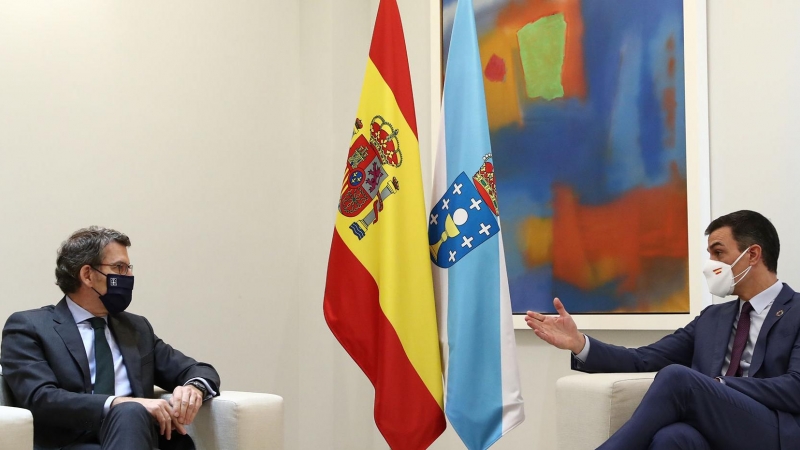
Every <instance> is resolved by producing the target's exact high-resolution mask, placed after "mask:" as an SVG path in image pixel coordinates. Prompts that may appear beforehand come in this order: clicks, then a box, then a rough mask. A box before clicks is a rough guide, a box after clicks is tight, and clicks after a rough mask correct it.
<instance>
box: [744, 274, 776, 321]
mask: <svg viewBox="0 0 800 450" xmlns="http://www.w3.org/2000/svg"><path fill="white" fill-rule="evenodd" d="M781 289H783V283H781V281H780V280H778V281H776V282H775V284H773V285H772V286H770V287H768V288H766V289H764V290H763V291H761V292H759V293H758V294H757V295H756V296H754V297H753V298H751V299H750V304H751V305H753V311H755V313H756V314H761V313H762V312H764V310H765V309H766V308H767V307H768V306H770V305H771V304H772V302H774V301H775V299H776V298H778V294H780V293H781ZM742 305H744V301H743V300H739V311H741V310H742Z"/></svg>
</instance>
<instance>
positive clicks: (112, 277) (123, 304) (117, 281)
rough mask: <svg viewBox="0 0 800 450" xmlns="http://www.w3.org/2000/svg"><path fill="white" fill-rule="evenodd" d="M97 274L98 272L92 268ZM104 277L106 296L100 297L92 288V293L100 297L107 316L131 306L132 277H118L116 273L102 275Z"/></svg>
mask: <svg viewBox="0 0 800 450" xmlns="http://www.w3.org/2000/svg"><path fill="white" fill-rule="evenodd" d="M92 269H94V270H95V271H97V272H98V273H103V272H100V271H99V270H97V269H95V268H94V267H92ZM103 275H105V276H106V294H105V295H100V293H99V292H97V289H95V288H92V290H93V291H95V292H97V295H100V301H101V302H103V306H105V307H106V310H107V311H108V313H109V314H117V313H121V312H122V311H125V309H126V308H127V307H128V305H130V304H131V298H132V297H133V275H131V276H128V275H119V274H116V273H103Z"/></svg>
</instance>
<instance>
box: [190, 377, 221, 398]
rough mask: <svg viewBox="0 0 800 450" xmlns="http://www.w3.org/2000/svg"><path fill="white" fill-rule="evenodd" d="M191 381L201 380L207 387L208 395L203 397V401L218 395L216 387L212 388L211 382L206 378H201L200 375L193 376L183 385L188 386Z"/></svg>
mask: <svg viewBox="0 0 800 450" xmlns="http://www.w3.org/2000/svg"><path fill="white" fill-rule="evenodd" d="M190 381H199V382H201V383H203V385H204V386H205V387H206V396H205V397H203V401H206V400H208V399H210V398H213V397H216V396H217V391H215V390H214V389H211V384H209V382H208V381H206V380H205V379H204V378H200V377H196V378H192V379H191V380H186V383H183V385H184V386H186V385H187V384H189V382H190Z"/></svg>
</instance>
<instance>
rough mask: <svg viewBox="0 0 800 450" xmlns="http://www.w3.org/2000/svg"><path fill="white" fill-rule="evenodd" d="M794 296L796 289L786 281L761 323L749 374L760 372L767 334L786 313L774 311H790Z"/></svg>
mask: <svg viewBox="0 0 800 450" xmlns="http://www.w3.org/2000/svg"><path fill="white" fill-rule="evenodd" d="M793 297H794V290H792V288H790V287H789V286H788V285H787V284H786V283H784V284H783V289H781V292H780V294H778V297H777V298H776V299H775V301H774V302H772V307H770V308H769V312H768V313H767V317H766V318H765V319H764V324H763V325H761V331H759V332H758V339H756V346H755V348H754V349H753V361H752V362H751V363H750V371H749V374H750V376H751V377H752V376H753V375H755V374H756V373H757V372H758V369H760V368H761V364H762V363H763V362H764V353H765V352H766V349H767V335H768V334H769V330H770V329H772V327H773V326H774V325H775V323H777V322H778V321H779V320H780V319H781V317H783V316H784V315H785V314H781V315H780V316H778V315H777V314H776V313H774V312H773V311H776V312H777V311H781V310H783V312H784V313H786V312H787V311H789V309H790V308H791V307H792V306H793V305H792V302H791V301H792V298H793Z"/></svg>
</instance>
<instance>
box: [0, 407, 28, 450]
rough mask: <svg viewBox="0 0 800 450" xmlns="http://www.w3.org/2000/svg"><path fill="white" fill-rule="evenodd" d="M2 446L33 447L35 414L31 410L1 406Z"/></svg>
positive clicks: (0, 429) (0, 439)
mask: <svg viewBox="0 0 800 450" xmlns="http://www.w3.org/2000/svg"><path fill="white" fill-rule="evenodd" d="M0 448H33V416H32V415H31V412H30V411H28V410H27V409H22V408H12V407H10V406H0Z"/></svg>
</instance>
